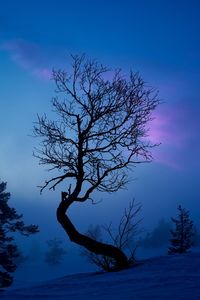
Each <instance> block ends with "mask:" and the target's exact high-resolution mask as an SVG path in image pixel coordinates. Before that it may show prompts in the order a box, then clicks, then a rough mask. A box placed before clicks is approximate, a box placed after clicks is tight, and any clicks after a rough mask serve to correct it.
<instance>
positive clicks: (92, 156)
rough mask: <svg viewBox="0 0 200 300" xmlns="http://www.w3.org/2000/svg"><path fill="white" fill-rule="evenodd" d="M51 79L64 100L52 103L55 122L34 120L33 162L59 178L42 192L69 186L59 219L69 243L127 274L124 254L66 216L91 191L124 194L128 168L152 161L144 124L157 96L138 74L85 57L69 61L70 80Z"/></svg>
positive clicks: (58, 75)
mask: <svg viewBox="0 0 200 300" xmlns="http://www.w3.org/2000/svg"><path fill="white" fill-rule="evenodd" d="M111 77H112V79H108V78H111ZM53 79H54V81H55V84H56V87H57V93H60V94H63V95H64V99H63V100H59V99H58V97H54V98H53V99H52V105H53V109H54V111H55V112H56V113H57V115H58V119H57V120H56V121H51V120H49V119H48V118H47V117H46V115H44V116H41V117H40V116H39V117H38V121H37V122H36V124H35V126H34V133H35V136H36V137H40V138H41V144H40V147H39V148H38V149H36V151H35V156H36V157H37V158H39V161H40V164H44V165H49V166H50V169H51V170H54V171H55V170H57V171H58V174H57V176H54V177H51V178H50V179H48V180H47V181H46V182H45V184H44V185H43V186H41V192H42V191H43V190H44V189H45V188H47V187H49V189H50V190H51V189H53V190H54V189H55V188H56V187H57V186H58V185H59V184H60V183H62V182H68V187H67V189H66V191H65V192H62V197H61V202H60V204H59V207H58V209H57V219H58V222H59V223H60V224H61V226H62V227H63V228H64V230H65V231H66V233H67V234H68V236H69V238H70V240H71V241H72V242H75V243H77V244H79V245H81V246H83V247H85V248H86V249H88V250H89V251H92V252H94V253H96V254H102V255H105V256H109V257H111V258H113V259H114V260H115V262H116V269H123V268H126V267H127V266H128V260H127V257H126V255H125V254H124V253H123V251H121V250H120V249H119V248H117V247H115V246H112V245H107V244H104V243H98V242H97V241H95V240H93V239H91V238H89V237H87V236H85V235H83V234H81V233H79V232H78V231H77V229H76V228H75V226H74V225H73V224H72V222H71V221H70V219H69V218H68V216H67V215H66V212H67V210H68V208H69V206H70V205H71V204H72V203H74V202H84V201H86V200H88V199H91V196H92V193H93V192H94V191H95V190H97V191H100V192H110V193H111V192H116V191H117V190H119V189H121V188H123V187H124V186H125V185H126V183H127V182H128V169H129V167H131V166H134V165H136V164H138V163H141V162H149V161H151V152H150V150H151V147H153V145H151V144H150V142H149V141H147V138H146V135H147V129H146V124H147V122H148V121H149V120H150V119H151V113H152V111H153V110H154V109H155V108H156V106H157V105H158V104H159V100H158V97H157V92H156V91H155V90H154V89H152V88H149V87H147V86H145V83H144V81H143V80H142V78H141V77H140V76H139V74H138V73H136V74H134V73H133V72H131V73H130V76H129V77H125V76H123V75H122V74H121V71H120V70H116V71H113V72H111V71H110V70H108V69H107V68H106V67H104V66H102V65H101V64H99V63H97V62H96V61H91V60H87V59H86V58H85V57H84V56H72V72H71V74H68V73H67V72H65V71H62V70H58V71H53Z"/></svg>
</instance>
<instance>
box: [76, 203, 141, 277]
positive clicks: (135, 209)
mask: <svg viewBox="0 0 200 300" xmlns="http://www.w3.org/2000/svg"><path fill="white" fill-rule="evenodd" d="M140 210H141V205H140V204H139V203H135V200H133V201H131V202H130V203H129V206H128V208H126V209H125V210H124V213H123V215H122V217H121V219H120V221H119V224H118V225H117V228H116V230H115V228H114V227H113V224H112V223H110V224H109V225H104V226H99V225H97V226H95V227H93V226H90V228H89V230H88V231H87V233H86V235H87V236H89V237H90V238H92V239H95V240H96V241H100V242H102V239H103V237H102V236H103V235H104V238H106V236H105V235H107V237H108V240H109V241H110V242H111V244H113V245H114V246H115V247H117V248H118V249H120V250H121V251H123V252H124V253H125V254H126V256H127V259H128V263H129V265H133V264H134V263H135V252H136V249H137V247H138V242H137V241H136V240H135V238H136V235H137V234H138V233H139V231H140V230H139V224H140V222H141V219H138V214H139V212H140ZM102 229H103V230H102ZM81 253H82V255H83V256H86V257H87V259H88V261H89V262H90V263H93V264H95V265H96V266H97V267H99V268H100V269H103V270H105V271H112V270H113V269H115V260H114V259H113V258H111V257H108V256H105V255H97V254H95V253H93V252H91V251H88V250H87V249H85V250H82V252H81Z"/></svg>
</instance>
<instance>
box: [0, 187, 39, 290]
mask: <svg viewBox="0 0 200 300" xmlns="http://www.w3.org/2000/svg"><path fill="white" fill-rule="evenodd" d="M9 199H10V193H7V192H6V183H5V182H1V183H0V267H1V270H0V287H7V286H9V285H11V284H12V282H13V277H12V276H11V274H10V273H12V272H14V271H15V270H16V267H17V266H16V263H15V261H16V259H17V258H18V257H19V256H20V252H19V251H18V247H17V246H16V245H15V244H14V243H13V240H14V238H13V236H9V235H8V234H9V232H19V233H21V234H22V235H25V236H29V235H30V234H32V233H36V232H38V227H37V226H36V225H29V226H26V225H25V224H24V222H23V221H22V217H23V215H22V214H18V213H17V211H16V210H15V209H14V208H11V207H10V206H9V205H8V200H9Z"/></svg>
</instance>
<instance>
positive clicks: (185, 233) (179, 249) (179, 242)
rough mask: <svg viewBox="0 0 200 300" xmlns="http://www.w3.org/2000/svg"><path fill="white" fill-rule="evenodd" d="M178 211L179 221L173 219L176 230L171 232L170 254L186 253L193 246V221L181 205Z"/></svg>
mask: <svg viewBox="0 0 200 300" xmlns="http://www.w3.org/2000/svg"><path fill="white" fill-rule="evenodd" d="M178 210H179V215H178V219H174V218H171V220H172V222H173V223H174V224H175V229H174V230H170V232H171V235H172V238H171V240H170V241H171V246H170V247H169V250H168V253H169V254H175V253H179V254H180V253H186V252H187V251H188V249H190V248H191V247H192V245H193V236H194V227H193V221H191V220H190V216H189V211H187V210H186V209H185V208H182V207H181V205H179V207H178Z"/></svg>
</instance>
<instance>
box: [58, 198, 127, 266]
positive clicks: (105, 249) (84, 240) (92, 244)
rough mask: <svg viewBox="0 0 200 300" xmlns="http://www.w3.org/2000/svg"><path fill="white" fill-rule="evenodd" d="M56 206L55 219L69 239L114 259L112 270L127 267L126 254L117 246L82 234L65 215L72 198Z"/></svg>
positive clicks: (63, 200)
mask: <svg viewBox="0 0 200 300" xmlns="http://www.w3.org/2000/svg"><path fill="white" fill-rule="evenodd" d="M63 198H64V197H62V201H61V203H60V204H59V206H58V208H57V220H58V222H59V223H60V224H61V226H62V227H63V229H64V230H65V232H66V233H67V235H68V237H69V239H70V240H71V241H72V242H74V243H76V244H78V245H80V246H82V247H85V248H86V249H87V250H89V251H91V252H93V253H95V254H98V255H104V256H108V257H111V258H113V259H114V260H115V262H116V264H115V268H114V269H113V270H115V271H119V270H122V269H126V268H128V267H129V263H128V259H127V257H126V255H125V254H124V253H123V252H122V251H121V250H120V249H119V248H117V247H114V246H112V245H109V244H105V243H101V242H98V241H96V240H94V239H92V238H90V237H88V236H86V235H83V234H81V233H79V232H78V231H77V229H76V228H75V226H74V225H73V224H72V222H71V221H70V219H69V218H68V216H67V215H66V212H67V209H68V208H69V206H70V205H71V204H72V203H73V202H74V201H73V200H72V199H70V198H67V199H63Z"/></svg>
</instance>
